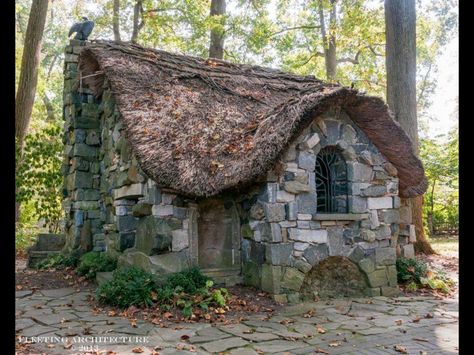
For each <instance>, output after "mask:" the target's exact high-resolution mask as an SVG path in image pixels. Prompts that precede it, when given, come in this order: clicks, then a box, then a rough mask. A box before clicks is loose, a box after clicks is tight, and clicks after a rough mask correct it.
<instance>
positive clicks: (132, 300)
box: [96, 266, 156, 308]
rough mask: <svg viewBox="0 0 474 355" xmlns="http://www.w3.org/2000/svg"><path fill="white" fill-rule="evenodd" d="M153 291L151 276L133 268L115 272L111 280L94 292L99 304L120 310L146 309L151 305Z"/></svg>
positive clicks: (153, 285)
mask: <svg viewBox="0 0 474 355" xmlns="http://www.w3.org/2000/svg"><path fill="white" fill-rule="evenodd" d="M155 289H156V285H155V282H154V281H153V275H152V274H150V273H148V272H146V271H144V270H142V269H140V268H138V267H134V266H133V267H127V268H123V269H117V270H115V271H114V273H113V277H112V280H110V281H107V282H105V283H103V284H102V285H101V286H99V288H98V289H97V290H96V296H97V299H98V301H99V302H100V303H104V304H108V305H111V306H117V307H120V308H127V307H130V306H138V307H148V306H150V305H152V304H153V293H154V291H155Z"/></svg>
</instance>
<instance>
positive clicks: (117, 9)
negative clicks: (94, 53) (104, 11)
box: [112, 0, 122, 42]
mask: <svg viewBox="0 0 474 355" xmlns="http://www.w3.org/2000/svg"><path fill="white" fill-rule="evenodd" d="M119 19H120V0H114V8H113V16H112V27H113V30H114V41H116V42H120V41H121V40H122V39H121V38H120V22H119Z"/></svg>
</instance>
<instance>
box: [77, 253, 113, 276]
mask: <svg viewBox="0 0 474 355" xmlns="http://www.w3.org/2000/svg"><path fill="white" fill-rule="evenodd" d="M116 268H117V259H115V258H112V257H110V256H109V255H107V254H105V253H100V252H95V251H91V252H89V253H86V254H84V255H83V256H82V257H81V262H80V264H79V266H78V267H77V270H76V272H77V274H78V275H82V276H85V277H86V278H88V279H93V278H95V276H96V273H97V272H102V271H113V270H115V269H116Z"/></svg>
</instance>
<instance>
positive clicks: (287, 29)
mask: <svg viewBox="0 0 474 355" xmlns="http://www.w3.org/2000/svg"><path fill="white" fill-rule="evenodd" d="M315 28H320V26H309V25H307V26H296V27H288V28H284V29H282V30H280V31H277V32H275V33H272V34H270V36H269V37H273V36H276V35H279V34H280V33H283V32H287V31H293V30H302V29H315Z"/></svg>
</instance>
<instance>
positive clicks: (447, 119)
mask: <svg viewBox="0 0 474 355" xmlns="http://www.w3.org/2000/svg"><path fill="white" fill-rule="evenodd" d="M458 44H459V43H458V36H456V37H455V38H453V39H452V40H451V42H449V43H448V44H447V46H446V47H445V49H444V51H443V53H442V55H440V56H439V57H438V59H437V61H436V64H437V66H438V73H437V75H436V76H437V80H438V85H437V87H436V91H435V93H434V94H433V96H432V102H433V104H432V105H431V107H430V109H429V110H428V115H429V116H430V117H432V118H433V119H432V120H430V121H429V123H428V132H427V133H428V136H430V137H435V136H436V135H439V134H445V133H447V132H448V131H449V130H450V129H451V128H452V127H453V126H454V125H455V124H456V123H457V121H458V115H457V114H455V109H456V106H457V102H456V101H457V97H458V95H459V66H458V60H459V47H458Z"/></svg>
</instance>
